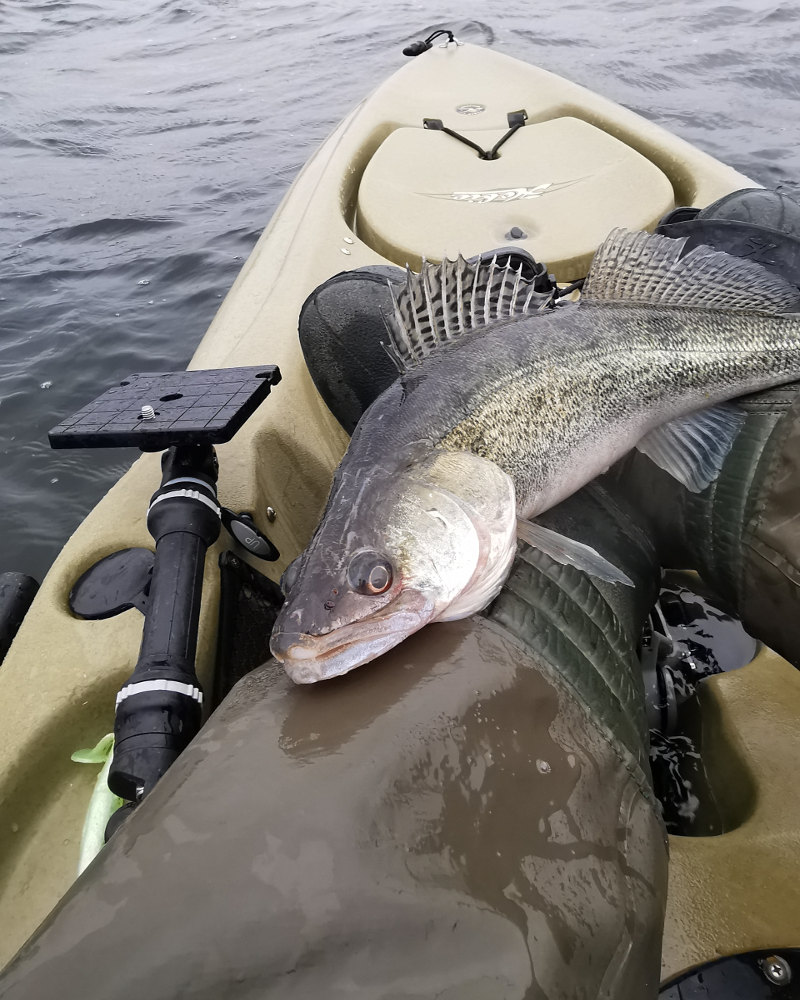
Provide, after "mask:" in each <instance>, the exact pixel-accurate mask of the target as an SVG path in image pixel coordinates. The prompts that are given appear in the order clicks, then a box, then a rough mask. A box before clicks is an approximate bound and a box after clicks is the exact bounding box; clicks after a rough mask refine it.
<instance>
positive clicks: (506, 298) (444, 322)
mask: <svg viewBox="0 0 800 1000" xmlns="http://www.w3.org/2000/svg"><path fill="white" fill-rule="evenodd" d="M389 288H390V290H391V293H392V303H393V306H394V308H393V315H392V316H390V317H387V324H386V325H387V327H388V329H389V338H390V340H389V343H388V344H384V347H385V348H386V350H387V351H388V353H389V354H390V356H391V357H392V359H393V360H394V362H395V364H396V365H397V367H398V369H399V370H400V371H401V372H407V371H409V370H410V369H411V368H413V367H414V365H416V364H418V363H419V362H420V361H422V359H423V358H425V357H427V356H428V355H429V354H430V353H431V352H432V351H434V350H436V348H437V347H438V346H439V345H440V344H446V343H448V342H450V341H453V340H456V339H457V338H459V337H461V336H463V335H464V334H467V333H470V332H472V331H473V330H477V329H479V328H481V327H486V326H491V325H493V324H494V323H498V322H502V321H503V320H506V319H508V318H509V317H511V316H522V315H525V314H526V313H531V312H536V311H537V310H539V309H543V308H545V307H546V306H547V305H548V304H549V303H550V301H551V295H550V293H549V292H537V291H536V289H535V287H534V283H533V281H531V280H529V279H528V278H524V277H523V276H522V264H520V265H519V266H518V267H517V268H514V267H513V266H512V264H511V262H510V261H508V262H506V264H505V265H503V266H501V265H500V264H498V261H497V257H492V258H491V259H489V260H477V261H467V260H464V258H463V257H462V256H461V255H460V254H459V256H458V258H457V260H455V261H452V260H443V261H442V262H441V264H429V263H428V262H427V261H423V262H422V270H421V271H420V273H419V274H413V273H412V272H411V271H410V270H409V269H408V268H406V282H405V285H404V286H403V287H401V288H400V290H399V291H396V290H395V288H394V286H393V285H391V284H390V285H389Z"/></svg>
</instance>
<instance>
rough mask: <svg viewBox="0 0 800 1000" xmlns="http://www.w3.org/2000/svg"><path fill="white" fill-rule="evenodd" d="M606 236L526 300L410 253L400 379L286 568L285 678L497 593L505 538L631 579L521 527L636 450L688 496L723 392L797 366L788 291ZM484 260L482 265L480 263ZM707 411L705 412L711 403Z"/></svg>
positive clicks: (279, 629) (729, 265)
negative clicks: (550, 299)
mask: <svg viewBox="0 0 800 1000" xmlns="http://www.w3.org/2000/svg"><path fill="white" fill-rule="evenodd" d="M684 243H685V241H682V240H671V239H667V238H666V237H661V236H654V235H650V234H648V233H628V232H623V231H615V232H614V233H612V234H611V235H610V236H609V238H608V239H607V240H606V241H605V243H604V244H603V245H602V246H601V247H600V248H599V250H598V251H597V253H596V255H595V258H594V260H593V262H592V266H591V268H590V272H589V276H588V278H587V280H586V282H585V284H584V287H583V290H582V294H581V298H580V302H579V303H577V304H571V305H566V306H559V307H558V308H555V309H545V308H543V302H542V297H541V295H539V293H535V292H534V291H533V288H532V287H527V285H526V282H525V281H524V280H523V279H522V277H521V275H520V274H519V273H517V274H515V273H513V272H511V271H509V269H508V268H506V269H505V271H504V272H503V273H502V274H501V275H500V280H499V281H498V273H499V271H498V269H496V268H495V265H494V264H491V265H486V264H485V263H484V264H477V265H471V264H468V263H467V262H465V261H464V260H463V259H461V258H459V260H458V261H457V262H455V263H453V262H450V261H445V262H444V263H443V264H442V265H441V266H439V267H434V266H433V265H424V266H423V271H422V274H421V275H419V276H411V275H410V276H409V280H408V283H407V287H406V288H405V289H404V290H403V291H402V292H401V293H400V294H399V295H398V296H397V298H396V302H395V306H396V308H395V317H394V319H393V320H392V321H391V323H390V327H391V329H390V335H391V344H390V345H389V348H390V350H391V353H393V355H394V356H395V358H396V360H397V361H398V363H399V365H400V367H401V371H402V374H401V376H400V378H399V379H398V380H397V381H396V382H395V383H394V384H393V385H391V386H390V387H389V388H388V389H387V390H386V391H385V392H384V393H383V394H382V395H381V396H380V397H379V398H378V399H377V400H376V401H375V402H374V403H373V405H372V406H371V407H370V408H369V410H367V412H366V413H365V414H364V416H363V417H362V419H361V421H360V422H359V424H358V426H357V428H356V430H355V433H354V435H353V437H352V440H351V443H350V447H349V448H348V450H347V453H346V454H345V456H344V458H343V459H342V462H341V464H340V466H339V468H338V470H337V472H336V474H335V477H334V480H333V485H332V488H331V492H330V496H329V498H328V503H327V506H326V509H325V512H324V514H323V517H322V520H321V522H320V524H319V526H318V528H317V530H316V532H315V534H314V536H313V538H312V539H311V542H310V544H309V546H308V548H307V549H306V551H305V552H304V553H303V554H302V555H301V556H299V557H298V558H297V559H296V560H295V561H294V562H293V563H292V564H291V565H290V566H289V568H288V569H287V571H286V573H285V574H284V579H283V587H284V591H285V593H286V603H285V604H284V606H283V608H282V610H281V612H280V614H279V616H278V619H277V622H276V624H275V629H274V631H273V635H272V639H271V649H272V653H273V655H274V656H275V657H276V659H278V660H280V661H281V662H282V663H283V664H284V666H285V669H286V671H287V673H288V674H289V676H290V677H291V678H292V679H293V680H294V681H296V682H297V683H310V682H314V681H319V680H323V679H325V678H329V677H335V676H337V675H339V674H343V673H346V672H347V671H349V670H352V669H353V668H354V667H357V666H359V665H360V664H363V663H366V662H367V661H369V660H372V659H373V658H375V657H376V656H378V655H379V654H381V653H383V652H384V651H385V650H387V649H389V648H390V647H391V646H394V645H396V644H397V643H398V642H400V641H401V640H402V639H404V638H405V637H406V636H408V635H410V634H411V633H412V632H415V631H417V630H418V629H420V628H422V627H423V626H424V625H426V624H427V623H429V622H434V621H448V620H452V619H455V618H463V617H466V616H468V615H470V614H473V613H474V612H476V611H479V610H481V609H482V608H484V607H485V606H486V605H487V604H488V603H489V602H490V601H491V600H492V599H493V598H494V597H495V596H496V595H497V594H498V592H499V590H500V588H501V587H502V584H503V582H504V580H505V578H506V576H507V575H508V572H509V570H510V567H511V563H512V560H513V558H514V554H515V551H516V544H517V536H518V535H519V536H520V537H522V538H523V539H524V540H525V541H527V542H528V543H529V544H532V545H534V546H537V547H538V548H539V549H541V550H543V551H544V552H546V553H547V554H548V555H549V556H551V557H552V558H554V559H556V560H557V561H559V562H562V563H571V564H572V565H575V566H577V567H579V568H580V569H583V570H586V571H587V572H589V573H591V574H593V575H594V576H597V577H599V578H601V579H605V580H607V581H610V582H616V583H630V582H631V581H630V580H628V579H627V577H625V575H624V574H623V573H622V572H621V571H620V570H618V569H617V568H616V567H614V566H612V565H611V564H610V563H609V562H608V561H607V560H605V559H604V558H603V557H602V556H600V555H599V553H597V552H596V551H595V550H594V549H592V548H590V547H589V546H586V545H581V544H580V543H577V542H575V541H573V540H571V539H568V538H564V537H563V536H561V535H558V534H556V533H555V532H552V531H550V530H548V529H545V528H543V527H542V526H540V525H537V524H535V523H533V522H532V521H531V518H534V517H535V516H536V515H537V514H540V513H542V512H543V511H545V510H547V509H548V508H550V507H552V506H553V505H555V504H557V503H558V502H559V501H560V500H563V499H564V498H565V497H567V496H569V495H570V494H572V493H574V492H575V491H576V490H578V489H579V488H580V487H582V486H583V485H585V484H586V483H588V482H589V481H590V480H591V479H593V478H594V477H595V476H597V475H599V474H601V473H602V472H604V471H605V470H606V469H607V468H608V467H609V466H610V465H611V464H612V463H613V462H615V461H616V460H617V459H619V458H621V457H622V456H623V455H624V454H625V453H626V452H627V451H629V450H630V449H631V448H633V447H638V448H640V449H641V450H642V451H644V452H645V453H646V454H648V455H650V457H651V458H652V459H653V460H654V461H655V462H656V463H657V464H658V465H660V466H661V467H662V468H665V469H666V470H667V471H668V472H670V473H671V474H672V475H674V476H675V477H676V478H678V479H680V480H681V481H682V482H683V483H685V484H686V486H687V487H688V488H689V489H692V490H695V491H699V490H701V489H703V488H704V487H705V486H706V485H708V483H710V482H711V481H712V480H713V479H714V478H715V477H716V475H717V474H718V472H719V469H720V467H721V465H722V462H723V460H724V457H725V455H726V454H727V451H728V449H729V448H730V445H731V443H732V441H733V438H734V437H735V435H736V433H737V431H738V429H739V427H740V424H741V419H742V416H741V414H740V413H739V412H737V409H736V407H735V406H731V405H730V404H729V403H725V402H724V401H726V400H730V399H732V398H734V397H735V396H738V395H742V394H744V393H747V392H752V391H755V390H757V389H761V388H766V387H768V386H772V385H778V384H781V383H784V382H788V381H791V380H793V379H795V378H797V377H799V376H800V315H786V314H787V313H791V312H792V311H794V310H797V309H798V308H800V303H799V302H798V291H797V289H795V288H793V287H791V286H790V285H789V284H788V283H786V282H784V281H783V280H782V279H780V278H778V277H776V276H774V275H771V274H769V273H768V272H767V271H765V270H764V269H763V268H761V267H760V266H759V265H757V264H753V263H751V262H749V261H745V260H741V259H739V258H734V257H730V256H729V255H727V254H724V253H719V252H716V251H714V250H711V249H710V248H708V247H697V248H696V249H694V250H692V251H691V252H690V253H688V254H686V256H685V257H681V252H682V250H683V246H684ZM487 267H488V268H489V271H488V273H487ZM718 404H722V405H718Z"/></svg>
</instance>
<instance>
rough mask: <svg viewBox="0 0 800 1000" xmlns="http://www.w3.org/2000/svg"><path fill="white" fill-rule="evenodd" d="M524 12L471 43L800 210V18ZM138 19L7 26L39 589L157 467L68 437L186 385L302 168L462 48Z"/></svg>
mask: <svg viewBox="0 0 800 1000" xmlns="http://www.w3.org/2000/svg"><path fill="white" fill-rule="evenodd" d="M506 6H507V5H505V4H501V3H500V2H499V0H482V2H481V3H480V4H478V3H476V2H468V3H466V4H462V5H461V20H459V21H454V22H451V23H450V25H449V26H450V27H452V29H453V30H454V31H455V32H456V34H457V35H458V36H459V37H462V38H464V40H467V41H472V42H476V43H479V44H486V45H490V46H492V47H494V48H496V49H497V50H498V51H502V52H505V53H508V54H509V55H513V56H517V57H519V58H521V59H524V60H526V61H529V62H533V63H536V64H538V65H540V66H543V67H544V68H546V69H548V70H551V71H553V72H555V73H558V74H560V75H562V76H565V77H568V78H570V79H572V80H575V81H576V82H578V83H581V84H583V85H584V86H586V87H588V88H589V89H591V90H594V91H597V92H598V93H601V94H603V95H605V96H607V97H609V98H611V99H613V100H615V101H618V102H620V103H621V104H624V105H626V106H628V107H631V108H633V109H634V110H636V111H638V112H640V113H641V114H643V115H644V116H645V117H647V118H650V119H652V120H654V121H656V122H657V123H658V124H660V125H663V126H664V127H665V128H667V129H669V130H670V131H672V132H674V133H676V134H677V135H680V136H681V137H682V138H684V139H686V140H688V141H689V142H691V143H693V144H694V145H696V146H697V147H699V148H700V149H703V150H705V151H706V152H709V153H711V154H712V155H714V156H716V157H718V158H719V159H721V160H723V161H725V162H727V163H729V164H731V165H732V166H734V167H736V168H737V169H738V170H740V171H742V172H743V173H745V174H747V175H748V176H751V177H753V178H754V179H755V180H756V181H758V182H759V183H761V184H763V185H765V186H767V187H777V188H778V189H780V190H782V191H784V192H785V193H786V194H788V195H790V196H794V197H797V198H800V143H799V142H798V141H797V140H798V133H799V132H800V125H799V124H798V115H797V100H796V96H797V93H798V87H800V71H799V70H798V69H797V67H796V64H795V63H794V62H793V59H792V53H793V52H795V51H796V45H797V42H798V40H800V9H797V8H795V7H794V6H793V5H790V4H788V3H784V4H776V3H766V2H761V0H749V2H748V3H747V4H744V3H740V4H731V3H718V2H710V0H701V2H700V3H696V2H695V3H691V4H690V3H689V2H688V0H680V2H678V3H676V4H673V5H671V6H670V7H669V8H668V9H667V8H666V7H665V8H650V9H646V10H643V9H639V8H640V5H639V4H637V3H636V2H634V0H619V2H612V3H609V4H607V5H604V9H603V10H602V11H597V10H595V9H593V7H592V5H590V4H589V3H587V2H585V0H582V2H578V3H567V4H563V5H561V6H559V7H558V8H557V9H545V8H542V9H541V10H539V11H537V12H535V13H533V12H531V13H529V14H528V13H526V15H525V16H523V15H522V14H521V13H519V12H515V13H509V12H508V11H507V10H506V9H505V8H506ZM136 7H137V9H136V10H135V11H134V10H127V9H126V10H122V9H120V8H119V7H118V5H115V4H112V3H110V2H109V0H100V2H92V3H66V2H36V3H30V2H28V0H11V2H9V3H8V4H6V5H5V6H4V8H3V11H2V12H0V55H1V56H2V58H0V107H2V115H1V116H0V142H1V143H2V164H3V179H4V184H3V189H2V194H0V462H2V475H0V524H1V525H2V533H3V539H4V544H3V549H2V557H0V571H4V570H19V571H23V572H27V573H32V574H34V575H36V576H39V577H41V576H42V575H43V574H44V572H45V571H46V569H47V567H48V566H49V564H50V563H51V562H52V560H53V558H54V557H55V555H56V554H57V552H58V550H59V549H60V547H61V546H62V545H63V544H64V541H65V540H66V538H67V537H68V536H69V534H70V533H71V531H73V530H74V528H75V527H76V526H77V524H78V523H79V522H80V521H81V520H82V518H83V517H84V516H85V514H86V513H87V512H88V510H89V508H90V507H91V506H92V505H93V504H94V503H96V501H97V500H98V499H99V498H100V496H102V494H103V493H104V492H105V490H106V489H108V487H109V486H110V485H111V484H112V483H113V482H114V481H115V480H116V479H117V478H118V477H119V475H120V474H121V473H122V471H123V470H124V469H125V468H126V467H127V464H128V463H129V462H130V461H131V460H132V459H133V458H134V457H135V454H134V453H126V452H113V451H95V452H93V453H87V452H75V453H70V452H60V453H55V452H51V451H50V449H49V447H48V444H47V430H48V429H49V428H50V427H52V426H53V425H54V424H56V423H58V421H59V420H60V419H61V417H63V416H64V415H66V414H68V413H70V412H72V411H73V410H75V409H77V408H78V407H79V406H81V405H82V404H83V403H85V402H86V401H87V400H89V399H91V398H92V397H93V396H95V395H98V394H99V393H100V392H101V391H103V390H104V389H105V388H106V387H107V386H108V385H109V384H112V383H113V382H114V381H115V380H117V379H119V378H122V377H124V376H125V375H127V374H129V373H131V372H134V371H147V370H150V371H159V370H160V371H166V370H170V369H175V368H181V367H183V366H185V364H186V363H187V362H188V360H189V358H190V357H191V355H192V353H193V351H194V349H195V347H196V345H197V343H198V342H199V340H200V338H201V337H202V335H203V333H204V332H205V329H206V327H207V326H208V323H209V322H210V320H211V318H212V316H213V315H214V312H215V311H216V309H217V307H218V305H219V303H220V301H221V299H222V297H223V296H224V294H225V292H226V291H227V289H228V288H229V287H230V285H231V283H232V282H233V279H234V278H235V276H236V273H237V271H238V270H239V268H240V267H241V265H242V262H243V261H244V259H245V257H246V256H247V254H248V252H249V251H250V249H251V247H252V246H253V244H254V243H255V241H256V239H257V238H258V235H259V234H260V232H261V230H262V228H263V227H264V225H265V224H266V222H267V221H268V219H269V217H270V215H271V213H272V212H273V210H274V209H275V207H276V206H277V204H278V202H279V201H280V199H281V197H282V196H283V194H284V193H285V191H286V190H287V188H288V186H289V184H290V183H291V180H292V179H293V177H294V176H295V174H296V173H297V171H298V170H299V169H300V167H301V166H302V164H303V163H304V162H305V161H306V160H307V159H308V157H309V156H310V155H311V153H312V152H313V150H314V149H315V148H316V146H317V145H318V144H319V143H320V142H321V141H322V140H323V139H324V138H325V137H326V136H327V135H328V134H329V132H330V131H331V130H332V128H333V127H334V125H335V124H336V123H337V122H338V121H339V120H340V119H341V118H342V117H343V116H344V115H345V114H346V113H347V111H348V110H349V109H350V108H352V107H353V106H354V105H355V104H356V103H357V102H358V101H359V100H360V99H361V98H362V97H363V96H365V95H366V94H367V93H368V92H369V91H370V90H372V89H373V88H374V87H375V86H376V85H377V84H378V83H379V82H380V81H381V80H383V79H384V78H385V77H386V76H388V75H389V74H390V73H391V72H392V71H393V70H394V69H396V68H397V67H398V66H399V65H401V64H402V62H403V61H404V57H403V56H402V54H401V49H402V47H403V46H404V45H406V44H408V43H409V42H410V41H412V40H414V39H417V38H421V37H424V36H425V34H427V33H428V32H429V31H430V30H431V29H432V28H434V27H439V26H440V25H439V24H430V23H429V22H427V21H426V20H425V17H426V9H425V8H424V7H423V6H422V5H418V6H414V7H408V5H400V4H392V5H389V6H388V7H383V8H381V9H380V10H378V8H376V7H375V6H374V5H372V4H367V3H366V2H365V0H354V2H353V3H351V4H348V9H347V11H346V12H343V11H342V10H341V9H339V7H338V5H335V4H333V3H330V2H322V3H300V4H294V3H293V4H288V3H286V4H267V3H266V2H257V0H242V2H240V3H237V4H236V5H230V4H220V3H218V2H212V0H197V2H191V3H189V2H186V0H184V2H164V0H143V2H142V3H140V4H137V5H136ZM509 110H512V109H509ZM265 360H269V359H265Z"/></svg>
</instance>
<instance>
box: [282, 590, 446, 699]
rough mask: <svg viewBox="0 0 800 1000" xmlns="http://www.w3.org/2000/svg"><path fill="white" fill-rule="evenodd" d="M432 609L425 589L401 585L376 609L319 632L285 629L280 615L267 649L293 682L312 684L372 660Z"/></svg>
mask: <svg viewBox="0 0 800 1000" xmlns="http://www.w3.org/2000/svg"><path fill="white" fill-rule="evenodd" d="M434 610H435V605H434V602H433V601H432V600H431V599H430V598H429V597H427V596H426V595H425V594H423V593H421V592H420V591H417V590H412V589H405V590H403V591H402V592H401V593H400V594H399V595H398V596H397V597H396V598H395V599H394V600H393V601H391V602H390V603H389V604H387V605H386V607H385V608H384V609H383V610H382V611H381V613H380V614H378V615H372V616H371V617H369V618H367V619H365V620H362V621H355V622H352V623H350V624H348V625H343V626H340V627H339V628H336V629H333V630H331V631H330V632H325V633H323V634H321V635H308V634H307V633H304V632H295V631H288V630H284V629H283V628H282V623H281V622H280V620H279V621H278V622H276V627H275V631H274V632H273V633H272V638H271V639H270V651H271V652H272V655H273V656H274V657H275V659H276V660H277V661H278V662H279V663H281V664H282V665H283V668H284V670H285V671H286V673H287V674H288V675H289V677H290V678H291V680H293V681H294V682H295V684H315V683H316V682H317V681H324V680H330V679H331V678H332V677H340V676H341V675H342V674H346V673H349V671H351V670H353V669H355V667H360V666H361V665H362V664H364V663H368V662H369V661H370V660H374V659H375V657H377V656H380V655H381V654H382V653H385V652H386V651H387V650H389V649H391V648H392V647H393V646H396V645H397V644H398V643H400V642H402V641H403V639H405V638H407V637H408V636H409V635H412V634H413V633H414V632H417V631H419V629H421V628H422V627H423V626H425V625H427V624H428V622H429V621H431V620H432V619H433V617H434Z"/></svg>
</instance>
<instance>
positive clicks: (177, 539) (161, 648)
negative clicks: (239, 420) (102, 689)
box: [108, 444, 220, 803]
mask: <svg viewBox="0 0 800 1000" xmlns="http://www.w3.org/2000/svg"><path fill="white" fill-rule="evenodd" d="M161 464H162V470H163V475H162V479H161V487H160V488H159V489H158V490H157V491H156V492H155V493H154V494H153V497H152V499H151V501H150V508H149V510H148V512H147V527H148V530H149V531H150V534H151V535H152V536H153V538H154V539H155V543H156V553H155V562H154V565H153V578H152V582H151V584H150V593H149V597H148V602H147V614H146V615H145V619H144V631H143V635H142V645H141V648H140V651H139V659H138V662H137V664H136V667H135V669H134V671H133V673H132V674H131V676H130V677H129V678H128V680H127V681H126V683H125V684H124V685H123V687H122V688H121V690H120V692H119V695H118V696H117V711H116V718H115V723H114V759H113V761H112V764H111V769H110V772H109V777H108V786H109V788H110V789H111V791H112V792H114V793H115V794H117V795H119V796H120V797H121V798H123V799H127V800H129V801H131V802H134V803H138V802H140V801H141V799H142V798H143V797H144V796H145V795H146V794H147V793H148V792H149V791H150V790H151V789H152V787H153V785H155V783H156V782H157V781H158V780H159V778H160V777H161V776H162V775H163V774H164V772H165V771H166V770H167V769H168V768H169V766H170V765H171V764H172V763H173V761H174V760H175V759H176V757H177V756H178V755H179V754H180V753H181V752H182V751H183V750H184V749H185V748H186V746H187V745H188V744H189V742H190V740H191V739H192V738H193V737H194V736H195V735H196V733H197V732H198V730H199V729H200V723H201V720H202V705H203V693H202V690H201V687H200V683H199V681H198V679H197V675H196V673H195V669H194V660H195V652H196V649H197V630H198V622H199V616H200V598H201V594H202V588H203V567H204V564H205V557H206V550H207V549H208V547H209V545H213V543H214V542H215V541H216V540H217V538H218V537H219V531H220V511H219V505H218V503H217V492H216V481H217V461H216V455H215V453H214V449H213V447H212V446H211V445H207V444H197V445H179V446H175V447H172V448H170V449H169V450H168V451H166V452H165V453H164V456H163V458H162V462H161Z"/></svg>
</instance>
